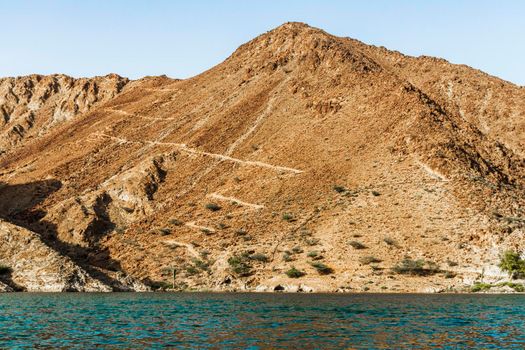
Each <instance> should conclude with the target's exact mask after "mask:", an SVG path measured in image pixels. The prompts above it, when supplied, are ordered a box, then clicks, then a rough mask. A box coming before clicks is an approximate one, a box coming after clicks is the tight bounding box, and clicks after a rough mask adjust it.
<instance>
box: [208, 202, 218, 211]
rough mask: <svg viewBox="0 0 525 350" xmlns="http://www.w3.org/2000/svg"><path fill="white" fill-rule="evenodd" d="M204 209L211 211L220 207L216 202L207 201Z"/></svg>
mask: <svg viewBox="0 0 525 350" xmlns="http://www.w3.org/2000/svg"><path fill="white" fill-rule="evenodd" d="M206 209H208V210H211V211H219V210H221V209H222V208H221V206H220V205H218V204H217V203H208V204H206Z"/></svg>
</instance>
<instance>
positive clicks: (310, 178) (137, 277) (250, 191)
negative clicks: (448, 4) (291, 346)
mask: <svg viewBox="0 0 525 350" xmlns="http://www.w3.org/2000/svg"><path fill="white" fill-rule="evenodd" d="M0 87H1V89H2V90H1V91H2V93H1V94H0V95H1V96H3V97H0V98H2V99H0V111H2V113H3V115H4V120H5V123H4V126H3V127H2V128H0V132H1V133H2V138H1V141H0V142H1V143H0V147H2V149H3V154H2V155H1V156H0V182H1V183H2V184H0V218H1V220H2V221H3V222H0V240H20V241H22V240H23V239H25V238H22V233H21V232H23V236H24V237H25V236H31V237H32V238H31V239H32V240H39V241H40V243H39V247H41V248H39V252H42V251H43V249H44V248H42V247H43V246H45V247H46V249H48V250H50V251H53V252H56V254H58V255H60V256H61V257H62V259H64V261H68V264H69V262H71V264H76V265H78V267H77V270H75V271H76V272H74V273H75V274H76V275H79V276H80V275H81V276H85V277H82V278H84V279H85V280H86V279H87V278H88V277H89V278H92V279H94V280H96V281H98V282H100V284H101V285H100V286H99V287H98V288H99V289H100V290H104V289H105V288H111V289H113V290H129V289H134V290H136V289H140V290H144V289H146V288H147V286H150V287H153V288H158V287H163V288H166V287H168V288H169V287H171V284H172V281H173V280H174V281H175V286H174V288H175V289H198V290H257V291H266V290H268V291H270V290H289V291H296V290H303V291H311V290H314V291H383V292H400V291H446V290H465V289H466V288H468V287H469V286H470V285H471V284H472V283H474V281H477V280H484V281H497V280H503V279H504V278H506V277H505V276H506V275H505V274H504V273H502V272H501V271H500V270H499V269H498V268H497V264H498V262H499V255H500V253H501V252H502V251H504V250H506V249H516V250H524V249H525V244H524V243H523V242H524V241H523V234H524V226H525V213H524V212H523V210H524V202H525V196H524V189H523V186H524V184H525V178H524V175H525V162H524V156H525V89H524V88H523V87H519V86H516V85H513V84H511V83H508V82H505V81H502V80H500V79H498V78H495V77H491V76H489V75H486V74H484V73H482V72H479V71H476V70H474V69H472V68H469V67H466V66H458V65H453V64H450V63H448V62H446V61H444V60H440V59H435V58H429V57H418V58H414V57H408V56H404V55H402V54H400V53H398V52H393V51H388V50H386V49H384V48H378V47H373V46H368V45H365V44H363V43H361V42H358V41H356V40H352V39H346V38H339V37H335V36H332V35H329V34H327V33H325V32H323V31H322V30H319V29H315V28H311V27H309V26H307V25H305V24H301V23H287V24H284V25H282V26H280V27H278V28H276V29H274V30H272V31H270V32H268V33H265V34H263V35H261V36H259V37H257V38H255V39H254V40H252V41H250V42H248V43H246V44H244V45H242V46H241V47H240V48H239V49H237V50H236V51H235V52H234V53H233V54H232V55H231V56H230V57H229V58H228V59H226V60H225V61H224V62H222V63H221V64H219V65H217V66H216V67H213V68H212V69H210V70H208V71H206V72H204V73H202V74H200V75H198V76H196V77H193V78H191V79H187V80H172V79H169V78H167V77H148V78H144V79H141V80H137V81H132V82H128V81H127V80H126V79H123V78H120V77H118V76H107V77H102V78H94V79H82V80H74V79H71V78H68V77H64V76H52V77H39V76H38V77H37V76H33V77H26V78H16V79H13V78H9V79H4V80H0ZM13 96H14V97H13ZM15 124H16V125H15ZM20 128H22V129H23V130H24V131H23V132H18V131H17V130H19V131H20ZM16 237H20V238H16ZM10 249H11V251H14V250H16V249H18V250H24V251H25V252H27V246H25V245H24V244H22V243H21V244H20V245H19V246H18V248H17V247H16V245H12V247H11V248H10ZM0 253H2V254H3V251H2V250H0ZM10 254H11V255H12V254H14V253H10ZM39 254H40V253H39ZM49 254H50V256H51V255H52V256H56V254H55V253H49ZM11 255H10V256H11ZM13 256H16V255H13ZM56 259H58V258H56ZM56 259H55V260H56ZM406 259H411V260H406ZM403 260H405V264H404V265H403V264H402V261H403ZM416 260H421V262H420V263H419V264H422V263H423V262H422V261H424V263H423V266H419V267H418V269H417V271H416V273H415V274H406V273H404V272H406V269H405V270H404V269H403V267H407V266H410V263H411V262H414V263H415V261H416ZM0 263H4V264H5V265H9V266H10V267H11V269H12V272H11V273H10V276H11V277H10V279H9V280H8V281H7V282H6V281H3V282H4V284H9V283H11V284H16V286H19V287H20V288H26V289H28V288H29V287H27V285H28V284H29V282H27V278H26V277H27V273H25V274H22V273H18V271H17V266H18V265H17V261H13V259H11V258H9V259H8V257H7V256H6V255H5V254H4V255H0ZM36 263H38V261H37V260H35V264H36ZM56 264H58V265H60V264H62V262H60V261H57V262H56ZM26 265H27V264H26ZM53 268H54V267H53ZM26 269H27V268H26ZM71 269H73V267H71ZM71 269H70V270H71ZM71 271H72V270H71ZM173 272H175V273H173ZM17 273H18V274H17ZM41 273H43V272H42V269H40V268H39V269H35V270H34V275H39V274H41ZM68 273H69V274H72V273H73V272H68ZM34 275H33V276H32V278H33V279H34V278H36V277H35V276H34ZM76 275H75V276H76ZM24 276H26V277H24ZM56 278H58V277H56ZM0 279H1V277H0ZM58 279H59V278H58ZM78 280H80V278H76V279H75V283H76V284H75V283H73V285H74V286H76V287H74V288H73V287H71V286H70V284H71V283H70V284H69V285H67V286H66V287H64V288H62V289H68V290H72V289H73V290H83V288H84V287H82V286H79V285H80V283H77V281H78ZM90 283H91V282H90ZM33 285H34V284H33ZM43 285H45V283H43ZM86 285H88V283H87V282H86ZM91 285H93V286H94V282H93V283H91ZM16 286H15V287H16ZM0 288H1V287H0ZM93 288H94V287H93ZM32 289H34V287H33V288H32ZM42 289H45V287H44V286H43V287H42ZM84 289H89V288H88V287H85V288H84Z"/></svg>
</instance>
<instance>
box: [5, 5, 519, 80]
mask: <svg viewBox="0 0 525 350" xmlns="http://www.w3.org/2000/svg"><path fill="white" fill-rule="evenodd" d="M0 16H1V17H0V18H1V26H2V40H1V43H0V45H1V46H0V47H1V51H0V76H16V75H26V74H30V73H41V74H49V73H66V74H69V75H73V76H77V77H78V76H92V75H103V74H107V73H110V72H115V73H118V74H120V75H123V76H127V77H131V78H139V77H142V76H145V75H159V74H166V75H168V76H170V77H174V78H186V77H190V76H192V75H195V74H198V73H200V72H202V71H204V70H206V69H208V68H211V67H212V66H214V65H216V64H218V63H219V62H221V61H222V60H224V59H225V58H226V57H228V56H229V55H230V53H231V52H233V51H234V50H235V49H236V48H237V47H238V46H239V45H240V44H242V43H244V42H246V41H248V40H250V39H251V38H253V37H255V36H256V35H258V34H261V33H263V32H265V31H267V30H270V29H272V28H274V27H276V26H278V25H280V24H282V23H284V22H286V21H301V22H306V23H308V24H310V25H312V26H315V27H320V28H322V29H324V30H326V31H327V32H330V33H332V34H336V35H339V36H349V37H352V38H356V39H359V40H361V41H364V42H366V43H369V44H374V45H383V46H386V47H387V48H390V49H395V50H398V51H401V52H403V53H406V54H410V55H420V54H425V55H431V56H439V57H443V58H446V59H448V60H450V61H452V62H454V63H464V64H468V65H470V66H472V67H475V68H479V69H481V70H483V71H486V72H488V73H490V74H493V75H496V76H499V77H501V78H503V79H506V80H509V81H512V82H514V83H516V84H519V85H525V1H521V0H514V1H511V0H498V1H495V0H494V1H484V0H476V1H475V0H463V1H462V0H441V1H438V0H412V1H409V0H373V1H372V0H361V1H351V0H347V1H336V0H333V1H330V0H317V1H313V0H288V1H287V0H244V1H243V0H214V1H212V0H209V1H206V0H200V1H199V0H192V1H190V0H187V1H176V0H172V1H168V0H166V1H163V0H142V1H135V0H89V1H88V0H86V1H81V0H69V1H66V0H47V1H45V0H39V1H28V0H9V1H8V0H0Z"/></svg>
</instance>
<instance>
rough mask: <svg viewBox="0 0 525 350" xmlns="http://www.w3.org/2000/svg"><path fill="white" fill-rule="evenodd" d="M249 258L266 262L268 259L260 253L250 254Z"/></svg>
mask: <svg viewBox="0 0 525 350" xmlns="http://www.w3.org/2000/svg"><path fill="white" fill-rule="evenodd" d="M250 259H251V260H255V261H260V262H268V261H269V260H270V259H268V257H267V256H266V255H264V254H262V253H255V254H252V255H250Z"/></svg>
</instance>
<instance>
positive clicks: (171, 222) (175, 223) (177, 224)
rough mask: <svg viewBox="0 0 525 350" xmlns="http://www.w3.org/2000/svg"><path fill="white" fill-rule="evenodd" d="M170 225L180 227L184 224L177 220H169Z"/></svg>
mask: <svg viewBox="0 0 525 350" xmlns="http://www.w3.org/2000/svg"><path fill="white" fill-rule="evenodd" d="M168 222H169V223H170V224H172V225H173V226H182V225H184V223H183V222H182V221H180V220H177V219H170V221H168Z"/></svg>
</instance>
